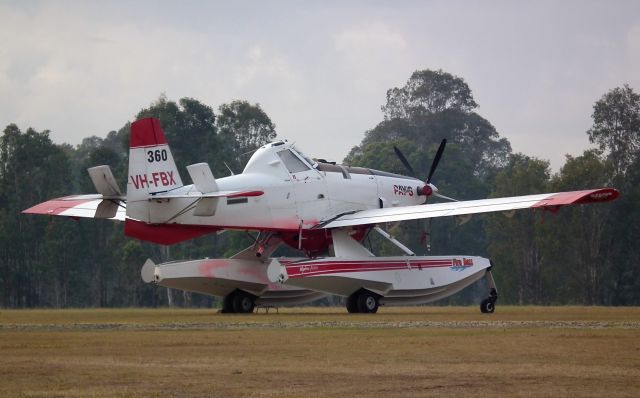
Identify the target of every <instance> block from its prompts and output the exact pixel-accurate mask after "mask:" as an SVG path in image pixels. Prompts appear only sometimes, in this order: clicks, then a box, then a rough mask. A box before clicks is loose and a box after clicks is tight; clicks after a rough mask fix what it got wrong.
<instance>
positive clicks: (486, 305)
mask: <svg viewBox="0 0 640 398" xmlns="http://www.w3.org/2000/svg"><path fill="white" fill-rule="evenodd" d="M495 310H496V306H495V304H494V302H493V300H492V299H490V298H486V299H484V300H482V302H481V303H480V312H482V313H483V314H493V311H495Z"/></svg>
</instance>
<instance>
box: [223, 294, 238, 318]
mask: <svg viewBox="0 0 640 398" xmlns="http://www.w3.org/2000/svg"><path fill="white" fill-rule="evenodd" d="M235 296H236V292H235V290H234V291H233V292H231V293H229V294H227V295H226V296H224V298H223V299H222V311H220V312H222V313H223V314H233V313H234V312H235V311H234V309H233V298H234V297H235Z"/></svg>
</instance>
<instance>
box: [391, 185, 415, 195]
mask: <svg viewBox="0 0 640 398" xmlns="http://www.w3.org/2000/svg"><path fill="white" fill-rule="evenodd" d="M393 194H394V195H397V196H413V187H410V186H408V185H394V186H393Z"/></svg>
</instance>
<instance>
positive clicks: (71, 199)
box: [24, 118, 618, 312]
mask: <svg viewBox="0 0 640 398" xmlns="http://www.w3.org/2000/svg"><path fill="white" fill-rule="evenodd" d="M445 144H446V141H444V140H443V143H442V145H441V147H440V148H439V150H438V153H437V154H436V158H435V159H434V162H433V164H432V167H431V172H430V173H429V178H428V179H427V181H426V182H425V181H422V180H419V179H417V178H414V177H407V176H402V175H398V174H392V173H387V172H383V171H378V170H373V169H367V168H361V167H350V166H343V165H338V164H335V163H329V162H325V161H316V160H312V159H311V158H309V157H308V156H306V155H304V154H303V153H302V152H301V151H300V150H299V149H298V148H296V147H295V145H293V144H292V143H290V142H287V141H277V142H273V143H270V144H267V145H264V146H262V147H261V148H259V149H258V150H257V151H256V152H255V153H254V154H253V156H252V157H251V159H250V160H249V161H248V163H247V165H246V167H245V169H244V170H243V172H242V173H241V174H237V175H231V176H228V177H223V178H218V179H216V178H215V177H214V176H213V174H212V173H211V170H210V168H209V165H208V164H206V163H198V164H194V165H191V166H187V171H188V173H189V176H190V178H191V180H192V182H193V183H192V184H190V185H184V184H183V181H182V178H181V176H180V174H179V172H178V169H177V167H176V164H175V162H174V160H173V156H172V154H171V150H170V148H169V144H168V143H167V140H166V138H165V135H164V132H163V131H162V128H161V126H160V123H159V122H158V120H156V119H152V118H148V119H142V120H138V121H136V122H134V123H132V125H131V140H130V152H129V173H128V174H129V175H128V179H127V190H126V195H123V194H122V191H121V190H120V188H119V185H118V183H117V182H116V180H115V178H114V176H113V174H112V172H111V170H110V169H109V167H108V166H97V167H93V168H90V169H88V172H89V175H90V177H91V179H92V181H93V183H94V186H95V188H96V191H97V192H98V194H97V195H77V196H67V197H63V198H58V199H53V200H50V201H47V202H44V203H41V204H38V205H35V206H33V207H31V208H29V209H27V210H25V211H24V213H32V214H46V215H57V216H67V217H72V218H79V217H89V218H105V219H111V220H119V221H124V223H125V234H126V235H127V236H130V237H134V238H137V239H141V240H145V241H149V242H154V243H158V244H163V245H171V244H174V243H178V242H182V241H185V240H188V239H192V238H195V237H198V236H201V235H205V234H209V233H213V232H219V231H223V230H246V231H255V232H258V237H257V238H256V241H255V244H254V245H252V247H251V248H248V249H247V250H246V251H244V252H242V256H243V259H241V260H239V259H229V260H196V262H182V263H171V264H165V265H159V266H155V265H154V266H152V265H148V266H146V267H145V271H144V272H143V274H144V275H145V280H149V281H152V282H155V283H158V284H161V285H166V286H171V287H177V288H183V289H185V290H192V291H200V292H205V293H208V294H213V295H217V296H224V297H225V298H226V299H225V308H224V309H225V310H226V311H229V312H237V311H236V310H238V309H239V310H241V311H240V312H245V310H246V309H247V308H249V307H250V308H251V309H253V304H255V303H266V302H267V300H266V299H267V297H269V295H275V296H277V294H276V292H283V291H288V292H292V291H295V292H296V293H287V294H290V295H292V296H293V295H299V297H307V298H309V299H312V297H313V298H315V297H317V296H318V295H317V294H315V293H314V292H322V293H332V294H339V295H343V296H347V297H350V298H349V300H348V302H349V305H348V308H349V310H350V311H352V312H374V311H373V310H372V309H373V308H375V309H377V307H378V305H379V304H384V303H400V302H404V303H421V302H425V301H432V300H434V299H438V298H442V297H446V296H447V295H450V294H452V293H454V292H455V291H457V290H459V289H460V288H462V287H464V286H466V285H468V284H469V283H472V282H474V281H475V280H476V279H478V278H480V277H481V276H483V275H484V274H486V273H487V272H488V271H487V270H489V269H490V265H489V261H488V260H487V259H482V258H479V257H472V256H446V257H443V258H439V257H438V258H436V257H417V256H413V253H411V252H410V251H409V250H408V249H407V248H406V247H404V246H403V245H402V244H401V243H400V242H397V241H396V240H395V239H393V238H392V237H390V236H389V235H388V234H386V232H385V231H384V230H382V229H381V228H380V227H378V225H379V224H382V223H386V222H396V221H404V220H412V219H421V218H434V217H446V216H456V217H461V219H462V220H466V219H468V218H469V217H470V216H471V215H472V214H476V213H486V212H503V213H505V214H509V213H510V212H512V211H514V210H518V209H527V208H530V209H543V210H550V211H553V212H555V211H557V210H558V209H559V208H560V207H562V206H566V205H574V204H587V203H599V202H608V201H611V200H614V199H615V198H617V197H618V191H616V190H615V189H612V188H600V189H592V190H584V191H574V192H560V193H549V194H539V195H528V196H518V197H507V198H493V199H481V200H472V201H453V200H452V201H451V202H447V203H434V204H425V201H426V199H427V197H429V196H432V195H433V196H437V197H441V198H445V199H450V198H447V197H446V196H444V195H441V194H440V193H439V192H438V189H437V188H436V187H435V186H434V185H433V184H431V182H430V180H431V177H432V175H433V172H434V171H435V169H436V167H437V164H438V162H439V160H440V157H441V155H442V152H443V150H444V147H445ZM396 153H397V154H398V156H399V157H400V160H401V161H402V162H403V164H405V166H407V168H408V170H409V171H410V172H411V173H413V171H412V169H411V167H410V165H408V162H407V161H406V159H405V158H404V156H403V155H402V154H401V153H400V152H399V151H398V150H397V149H396ZM371 230H375V231H377V232H379V233H380V234H381V235H382V236H384V237H385V238H387V239H389V240H390V241H391V242H393V243H394V244H396V245H397V246H398V247H399V248H400V249H401V250H403V251H404V252H405V253H406V254H407V256H405V257H388V258H384V257H374V256H373V255H371V253H370V252H369V251H368V250H367V249H365V248H364V247H363V246H362V245H361V244H360V241H362V239H363V237H364V236H365V235H366V234H367V233H368V232H370V231H371ZM281 245H287V246H289V247H292V248H294V249H298V250H300V252H301V253H302V254H303V255H304V256H305V258H304V259H302V260H300V261H298V262H292V260H290V259H289V260H287V259H274V260H273V261H271V260H270V259H269V255H270V254H271V253H273V251H274V250H275V249H277V247H278V246H281ZM267 247H269V248H268V249H266V248H267ZM248 253H249V254H250V255H251V256H252V259H251V260H249V259H247V258H246V256H247V255H248ZM239 255H240V253H239ZM465 259H467V260H471V261H472V262H473V265H472V266H469V267H468V269H466V268H464V267H462V268H460V267H457V266H455V265H451V266H448V264H450V263H451V264H454V263H457V262H458V261H463V263H464V260H465ZM236 260H238V261H236ZM447 261H449V263H447ZM441 262H442V264H443V265H442V266H441V267H438V266H435V265H433V264H440V263H441ZM148 264H150V263H148ZM202 264H217V265H216V266H215V267H214V266H211V267H212V268H211V269H214V268H215V269H219V272H226V274H225V275H232V277H229V278H226V277H221V276H220V275H221V274H218V273H217V272H218V271H216V272H214V273H210V274H202V273H199V272H200V271H199V270H200V269H201V267H205V266H204V265H202ZM347 264H349V266H348V267H347ZM402 264H406V268H403V267H405V266H404V265H402ZM308 266H309V267H316V268H315V269H316V270H318V271H317V272H315V273H308V272H306V271H305V272H300V270H301V269H305V270H306V269H307V267H308ZM151 267H152V268H153V272H151V270H152V269H151ZM216 267H219V268H216ZM251 267H255V268H256V269H258V270H260V271H257V272H256V273H247V272H245V271H246V270H247V269H251ZM296 267H298V268H296ZM345 267H346V268H345ZM416 268H417V271H416ZM405 274H406V275H405ZM258 275H259V277H258ZM488 275H490V273H489V274H488ZM271 276H272V277H273V278H270V279H267V278H268V277H271ZM225 278H226V279H225ZM251 278H253V279H251ZM255 278H258V279H260V278H261V279H260V281H261V282H259V283H258V280H257V279H255ZM179 279H182V280H179ZM223 279H224V281H223ZM322 281H325V282H322ZM331 281H334V282H335V286H334V285H332V283H333V282H331ZM337 281H340V282H337ZM250 283H256V284H258V285H260V286H257V287H256V286H253V285H252V286H253V287H249V284H250ZM205 285H206V286H208V287H206V288H203V287H202V286H205ZM222 285H224V287H221V286H222ZM337 285H340V286H337ZM463 285H464V286H463ZM490 285H491V283H490ZM284 286H286V287H284ZM460 286H462V287H460ZM229 289H231V290H229ZM491 289H492V291H491V293H490V295H489V297H488V300H489V299H491V300H489V304H490V305H488V306H487V305H485V304H486V303H485V302H486V301H487V300H485V301H483V303H484V304H483V306H484V307H483V311H484V310H488V312H492V311H493V304H494V303H495V288H491ZM275 296H274V297H275ZM281 296H284V295H282V294H281ZM236 297H242V299H243V300H245V304H247V302H248V303H250V304H251V305H240V304H238V305H236V306H235V307H234V302H239V301H242V300H240V299H236ZM286 302H287V301H286V300H283V301H281V303H286ZM296 302H299V301H296ZM486 307H491V308H486ZM489 310H490V311H489Z"/></svg>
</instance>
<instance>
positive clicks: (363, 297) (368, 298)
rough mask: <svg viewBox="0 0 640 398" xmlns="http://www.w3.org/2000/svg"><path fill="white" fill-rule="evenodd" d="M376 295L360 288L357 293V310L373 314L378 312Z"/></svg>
mask: <svg viewBox="0 0 640 398" xmlns="http://www.w3.org/2000/svg"><path fill="white" fill-rule="evenodd" d="M378 306H379V303H378V296H377V295H375V294H373V293H371V292H370V291H368V290H361V291H360V293H359V294H358V312H363V313H370V314H375V313H376V312H378Z"/></svg>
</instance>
